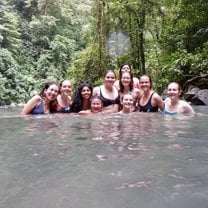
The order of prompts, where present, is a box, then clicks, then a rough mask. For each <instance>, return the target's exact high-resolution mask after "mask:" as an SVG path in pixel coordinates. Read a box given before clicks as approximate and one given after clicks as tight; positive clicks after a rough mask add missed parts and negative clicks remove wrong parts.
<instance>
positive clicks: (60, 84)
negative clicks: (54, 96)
mask: <svg viewBox="0 0 208 208" xmlns="http://www.w3.org/2000/svg"><path fill="white" fill-rule="evenodd" d="M64 81H69V82H70V83H71V81H70V80H68V79H63V80H62V81H61V82H60V83H59V94H60V93H61V91H60V90H61V87H62V86H63V82H64ZM71 85H72V83H71Z"/></svg>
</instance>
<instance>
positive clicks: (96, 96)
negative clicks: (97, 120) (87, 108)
mask: <svg viewBox="0 0 208 208" xmlns="http://www.w3.org/2000/svg"><path fill="white" fill-rule="evenodd" d="M95 99H98V100H100V101H101V103H102V105H103V99H102V97H100V96H99V95H93V96H92V97H91V98H90V102H92V101H93V100H95Z"/></svg>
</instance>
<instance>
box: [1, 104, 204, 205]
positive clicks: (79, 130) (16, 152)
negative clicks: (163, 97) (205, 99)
mask: <svg viewBox="0 0 208 208" xmlns="http://www.w3.org/2000/svg"><path fill="white" fill-rule="evenodd" d="M196 111H197V114H196V115H195V116H193V117H192V116H163V115H161V114H159V113H158V114H157V113H156V114H155V113H134V114H131V115H124V116H123V115H105V116H103V115H102V116H79V115H48V116H29V117H27V118H21V117H19V109H15V108H0V118H1V119H0V207H1V208H37V207H39V208H42V207H43V208H86V207H89V208H138V207H141V208H152V207H157V208H196V207H199V208H207V207H208V141H207V140H208V128H207V123H208V107H196Z"/></svg>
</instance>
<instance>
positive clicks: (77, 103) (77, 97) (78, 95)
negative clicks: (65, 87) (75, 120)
mask: <svg viewBox="0 0 208 208" xmlns="http://www.w3.org/2000/svg"><path fill="white" fill-rule="evenodd" d="M84 87H88V88H89V89H90V91H91V96H92V90H93V89H92V86H91V85H89V84H87V83H82V84H80V85H79V86H78V87H77V89H76V91H75V94H74V97H73V102H72V105H71V108H70V109H71V112H74V113H78V112H79V111H81V110H83V97H82V90H83V88H84ZM89 102H90V100H89Z"/></svg>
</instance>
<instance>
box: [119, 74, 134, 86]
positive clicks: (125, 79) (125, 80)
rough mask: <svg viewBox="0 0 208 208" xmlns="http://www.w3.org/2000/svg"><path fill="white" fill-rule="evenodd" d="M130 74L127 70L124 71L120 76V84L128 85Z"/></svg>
mask: <svg viewBox="0 0 208 208" xmlns="http://www.w3.org/2000/svg"><path fill="white" fill-rule="evenodd" d="M131 81H132V80H131V75H130V73H129V72H124V73H123V74H122V76H121V83H122V85H123V86H124V87H125V86H130V84H131Z"/></svg>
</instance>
